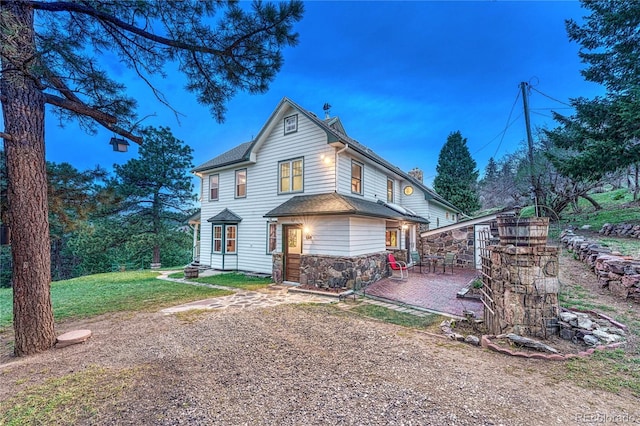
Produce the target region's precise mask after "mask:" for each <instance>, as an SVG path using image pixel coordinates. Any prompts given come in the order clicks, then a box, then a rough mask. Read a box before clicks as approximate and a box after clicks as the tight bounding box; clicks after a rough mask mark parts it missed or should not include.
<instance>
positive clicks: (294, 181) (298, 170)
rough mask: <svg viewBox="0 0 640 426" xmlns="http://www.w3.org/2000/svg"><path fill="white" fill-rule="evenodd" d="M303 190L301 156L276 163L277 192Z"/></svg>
mask: <svg viewBox="0 0 640 426" xmlns="http://www.w3.org/2000/svg"><path fill="white" fill-rule="evenodd" d="M303 190H304V162H303V159H302V158H296V159H293V160H287V161H281V162H280V163H278V192H279V193H281V194H282V193H287V192H302V191H303Z"/></svg>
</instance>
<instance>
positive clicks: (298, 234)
mask: <svg viewBox="0 0 640 426" xmlns="http://www.w3.org/2000/svg"><path fill="white" fill-rule="evenodd" d="M282 228H283V230H284V232H283V233H282V234H283V236H284V242H283V244H282V245H283V247H284V280H285V281H291V282H294V283H298V282H300V255H301V254H302V227H301V226H300V225H284V226H283V227H282Z"/></svg>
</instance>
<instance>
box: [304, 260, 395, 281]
mask: <svg viewBox="0 0 640 426" xmlns="http://www.w3.org/2000/svg"><path fill="white" fill-rule="evenodd" d="M388 275H389V271H388V268H387V252H380V253H374V254H368V255H364V256H355V257H343V256H326V255H324V256H323V255H304V254H303V255H302V257H301V259H300V284H301V285H312V286H316V287H318V288H344V287H346V288H349V289H354V290H357V289H360V288H362V287H364V286H366V285H368V284H371V283H373V282H376V281H378V280H380V279H382V278H384V277H386V276H388Z"/></svg>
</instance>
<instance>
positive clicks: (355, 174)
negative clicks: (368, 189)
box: [351, 160, 363, 194]
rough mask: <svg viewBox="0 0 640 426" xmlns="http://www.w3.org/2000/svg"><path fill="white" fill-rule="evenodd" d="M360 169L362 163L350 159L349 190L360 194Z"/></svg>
mask: <svg viewBox="0 0 640 426" xmlns="http://www.w3.org/2000/svg"><path fill="white" fill-rule="evenodd" d="M362 169H363V165H362V164H361V163H358V162H357V161H354V160H351V192H352V193H354V194H362Z"/></svg>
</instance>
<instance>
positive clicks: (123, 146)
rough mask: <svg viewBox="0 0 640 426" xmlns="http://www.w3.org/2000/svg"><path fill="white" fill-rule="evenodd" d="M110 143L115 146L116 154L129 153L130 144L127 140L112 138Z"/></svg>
mask: <svg viewBox="0 0 640 426" xmlns="http://www.w3.org/2000/svg"><path fill="white" fill-rule="evenodd" d="M109 143H110V144H111V145H113V150H114V151H116V152H127V150H128V149H129V142H127V141H126V139H122V138H115V137H114V138H111V142H109Z"/></svg>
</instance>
